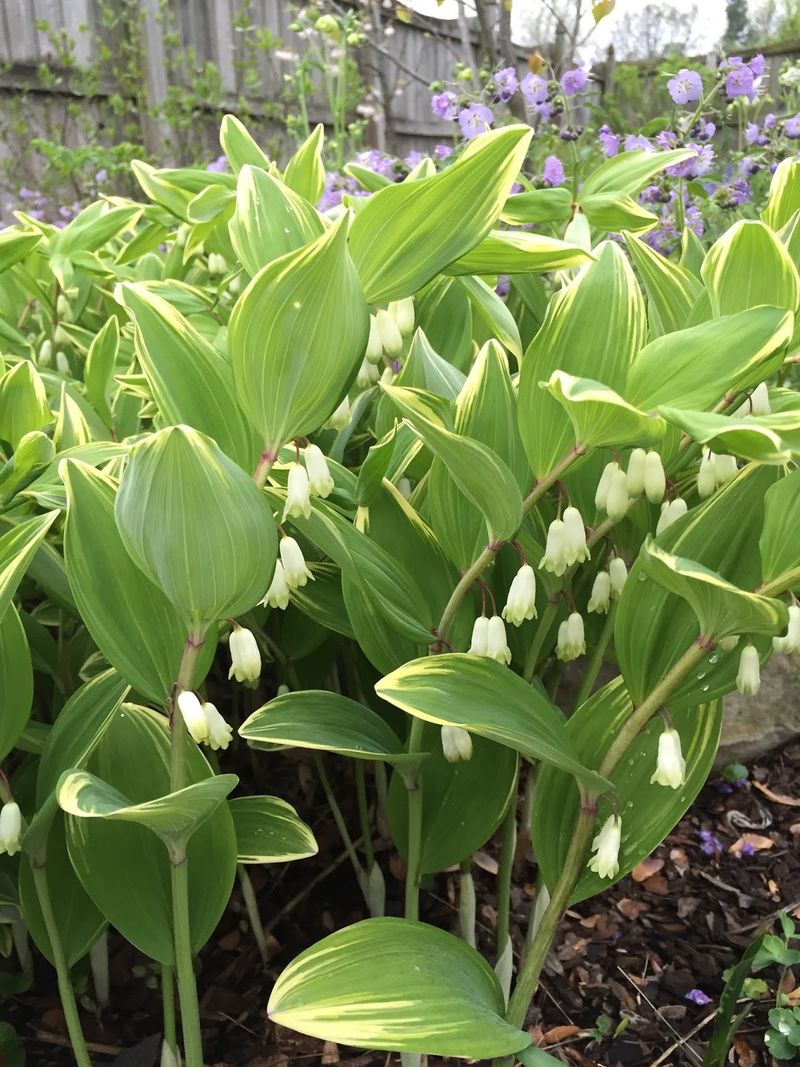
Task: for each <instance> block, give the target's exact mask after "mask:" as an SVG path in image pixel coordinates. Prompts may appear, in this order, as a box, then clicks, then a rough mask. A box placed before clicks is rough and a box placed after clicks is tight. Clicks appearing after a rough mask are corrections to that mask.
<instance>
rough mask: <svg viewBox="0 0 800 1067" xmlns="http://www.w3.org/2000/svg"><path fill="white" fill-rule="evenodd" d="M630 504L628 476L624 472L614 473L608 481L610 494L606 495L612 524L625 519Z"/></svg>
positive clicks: (608, 513)
mask: <svg viewBox="0 0 800 1067" xmlns="http://www.w3.org/2000/svg"><path fill="white" fill-rule="evenodd" d="M629 503H630V494H629V493H628V476H627V474H626V473H625V471H623V470H619V469H617V470H615V471H613V472H612V474H611V477H610V478H609V481H608V493H607V494H606V513H607V515H608V517H609V519H611V521H612V522H619V521H620V519H624V518H625V515H626V513H627V511H628V505H629Z"/></svg>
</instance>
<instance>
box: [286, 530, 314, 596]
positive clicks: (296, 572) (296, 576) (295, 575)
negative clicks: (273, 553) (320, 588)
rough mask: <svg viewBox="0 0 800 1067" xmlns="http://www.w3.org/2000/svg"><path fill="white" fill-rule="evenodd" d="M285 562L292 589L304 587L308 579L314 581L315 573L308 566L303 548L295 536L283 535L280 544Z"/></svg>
mask: <svg viewBox="0 0 800 1067" xmlns="http://www.w3.org/2000/svg"><path fill="white" fill-rule="evenodd" d="M278 548H279V549H280V553H281V563H282V564H283V574H284V577H285V578H286V584H287V585H288V586H289V588H290V589H302V588H303V586H304V585H305V584H306V582H307V581H308V579H309V578H310V579H311V581H312V582H313V581H314V575H313V574H312V573H311V571H310V570H309V569H308V567H307V566H306V560H305V556H304V555H303V550H302V549H301V548H300V545H298V543H297V541H295V539H294V538H293V537H282V538H281V540H280V544H279V545H278Z"/></svg>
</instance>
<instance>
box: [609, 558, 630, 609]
mask: <svg viewBox="0 0 800 1067" xmlns="http://www.w3.org/2000/svg"><path fill="white" fill-rule="evenodd" d="M608 574H609V577H610V578H611V599H612V600H616V599H617V598H618V597H620V596H622V590H623V589H624V587H625V583H626V582H627V580H628V568H627V567H626V566H625V560H624V559H622V558H621V557H620V556H614V558H613V559H612V560H611V562H610V563H609V565H608Z"/></svg>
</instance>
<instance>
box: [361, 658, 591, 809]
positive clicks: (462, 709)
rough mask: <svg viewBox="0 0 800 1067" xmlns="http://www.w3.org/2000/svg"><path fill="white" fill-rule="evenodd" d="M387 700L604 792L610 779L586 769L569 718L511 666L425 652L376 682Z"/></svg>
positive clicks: (380, 695) (489, 660)
mask: <svg viewBox="0 0 800 1067" xmlns="http://www.w3.org/2000/svg"><path fill="white" fill-rule="evenodd" d="M375 692H376V693H377V694H378V696H379V697H381V698H382V699H383V700H387V701H388V702H389V703H390V704H394V705H395V707H398V708H400V709H401V710H402V711H405V712H407V713H408V714H409V715H415V716H417V717H418V718H420V719H425V720H426V722H435V723H437V724H438V725H440V726H461V727H462V728H463V729H465V730H468V731H469V732H470V733H475V734H480V735H481V736H482V737H487V738H489V740H490V741H496V742H498V744H501V745H506V746H507V747H508V748H513V749H516V751H517V752H519V753H521V754H522V755H523V756H525V757H526V758H527V759H535V760H541V761H542V762H543V763H552V764H553V765H554V766H556V767H561V768H562V770H565V771H568V772H569V773H570V774H573V775H575V777H576V778H578V779H580V780H581V781H582V782H584V783H585V784H586V785H587V786H588V787H589V788H592V789H594V790H596V791H598V792H603V791H604V790H605V788H606V787H607V785H608V783H607V782H605V780H604V779H603V778H601V777H600V776H599V775H598V774H597V773H596V772H595V771H592V770H589V769H588V768H587V767H584V766H583V764H582V763H580V761H579V760H578V759H577V757H576V756H575V754H574V751H573V746H572V743H571V741H570V740H569V737H568V736H567V734H566V733H565V730H564V718H563V716H562V714H561V712H560V711H558V709H557V708H555V707H554V706H553V705H552V704H551V703H550V701H549V700H547V699H546V697H544V696H542V694H541V693H540V692H539V691H538V689H536V688H534V687H533V686H530V685H529V684H528V683H527V682H525V681H524V680H523V679H522V678H520V676H519V675H517V674H514V673H513V672H512V671H510V670H509V669H508V668H507V667H504V666H502V665H501V664H499V663H496V662H495V661H494V660H491V659H487V658H486V657H485V656H474V655H472V654H470V653H466V652H452V653H446V654H444V655H441V656H425V657H423V658H422V659H416V660H412V661H411V662H410V663H406V664H404V665H403V666H402V667H400V668H398V669H397V670H396V671H392V673H391V674H387V675H386V676H385V677H384V678H381V680H380V681H379V682H376V683H375Z"/></svg>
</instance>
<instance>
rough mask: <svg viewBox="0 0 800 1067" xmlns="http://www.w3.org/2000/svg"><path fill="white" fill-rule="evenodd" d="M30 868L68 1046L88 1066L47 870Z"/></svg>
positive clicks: (80, 1066) (81, 1064) (83, 1066)
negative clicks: (67, 1036)
mask: <svg viewBox="0 0 800 1067" xmlns="http://www.w3.org/2000/svg"><path fill="white" fill-rule="evenodd" d="M31 869H32V871H33V884H34V887H35V889H36V895H37V897H38V898H39V907H40V909H41V912H42V919H43V920H44V928H45V930H46V931H47V937H48V939H49V941H50V951H51V953H52V956H53V966H54V967H55V969H56V977H57V978H58V994H59V996H60V997H61V1008H62V1010H63V1012H64V1020H65V1022H66V1024H67V1033H68V1034H69V1040H70V1044H71V1045H72V1054H73V1055H74V1057H75V1063H76V1064H77V1067H92V1061H91V1060H90V1059H89V1053H88V1051H87V1048H86V1041H85V1039H84V1036H83V1030H82V1029H81V1020H80V1016H79V1015H78V1005H77V1003H76V1001H75V991H74V990H73V988H72V982H71V981H70V974H69V964H68V962H67V957H66V954H65V953H64V946H63V945H62V943H61V935H60V934H59V932H58V923H57V922H56V917H55V913H54V912H53V904H52V901H51V900H50V888H49V886H48V884H47V871H46V869H45V868H44V867H40V866H37V865H36V864H35V863H33V864H31Z"/></svg>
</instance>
